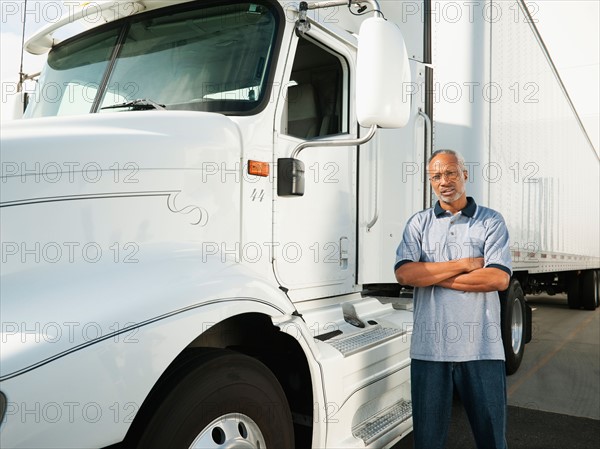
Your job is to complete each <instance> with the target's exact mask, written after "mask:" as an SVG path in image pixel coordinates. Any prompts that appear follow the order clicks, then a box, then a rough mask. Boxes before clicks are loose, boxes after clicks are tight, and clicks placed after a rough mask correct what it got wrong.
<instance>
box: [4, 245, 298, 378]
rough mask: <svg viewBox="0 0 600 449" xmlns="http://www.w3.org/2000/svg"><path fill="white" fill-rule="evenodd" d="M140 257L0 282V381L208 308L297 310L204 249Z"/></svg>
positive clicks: (162, 248) (49, 269) (161, 250)
mask: <svg viewBox="0 0 600 449" xmlns="http://www.w3.org/2000/svg"><path fill="white" fill-rule="evenodd" d="M142 253H143V257H144V260H143V263H138V264H135V263H134V264H125V265H117V264H114V263H111V262H110V261H100V262H99V263H98V264H80V265H76V266H70V267H68V269H65V267H63V266H61V265H56V266H48V265H44V266H40V267H36V269H34V270H28V271H24V272H18V273H14V274H11V275H7V276H3V278H2V286H1V287H0V288H1V290H2V301H1V303H0V314H1V316H2V342H1V345H2V351H1V363H0V380H6V379H10V378H12V377H15V376H18V375H20V374H22V373H24V372H27V371H31V370H34V369H36V368H38V367H39V366H42V365H44V364H47V363H49V362H53V361H55V360H57V359H59V358H61V357H64V356H66V355H68V354H71V353H74V352H77V351H79V350H81V349H83V348H87V347H90V346H93V345H95V344H97V343H99V342H102V341H106V340H114V339H117V340H118V339H119V338H123V336H126V335H128V334H129V333H131V332H133V331H134V330H136V329H142V328H144V327H147V326H149V325H151V324H153V323H155V322H159V321H163V320H166V319H177V317H178V316H180V315H182V314H187V313H191V314H195V313H199V310H200V309H201V308H202V306H206V305H211V304H221V303H223V302H227V301H233V302H235V301H237V300H239V299H240V298H252V299H251V301H252V303H253V304H256V305H258V304H263V305H264V306H265V307H267V308H268V309H269V311H270V312H269V315H271V316H278V315H287V314H290V313H292V312H293V311H294V307H293V305H292V304H291V303H290V301H289V300H288V299H287V297H286V296H285V294H284V293H283V292H282V291H280V290H279V289H278V288H277V287H276V285H275V284H274V283H271V282H270V281H269V280H268V279H264V278H261V277H260V276H258V275H257V274H256V273H254V272H251V271H250V269H249V268H248V267H246V266H244V265H242V264H239V263H235V261H231V260H228V259H222V258H221V257H222V256H221V255H220V254H218V255H214V256H207V255H206V254H205V253H204V252H203V251H202V247H201V245H196V246H193V245H176V244H170V245H167V244H162V245H146V246H142V247H140V254H142ZM32 279H35V282H32ZM231 313H232V315H233V314H237V313H239V312H238V311H235V310H231ZM225 317H226V316H225V315H220V316H219V317H218V318H219V319H217V320H216V321H215V320H213V321H210V320H208V319H204V322H205V323H208V322H218V321H221V320H222V319H223V318H225ZM193 332H196V333H197V332H198V328H194V330H193ZM196 335H197V334H196Z"/></svg>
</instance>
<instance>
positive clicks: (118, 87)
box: [25, 3, 278, 117]
mask: <svg viewBox="0 0 600 449" xmlns="http://www.w3.org/2000/svg"><path fill="white" fill-rule="evenodd" d="M277 23H278V19H277V15H276V13H275V11H274V10H272V9H271V7H270V6H267V4H264V5H263V4H260V3H237V4H233V5H231V4H229V5H226V6H223V5H219V6H213V7H209V8H201V9H198V7H196V9H189V8H187V9H186V10H183V11H182V10H179V11H174V10H173V9H171V10H168V11H167V12H163V13H162V14H157V13H149V14H146V15H144V16H140V17H138V18H132V19H130V20H126V21H123V22H120V23H119V25H118V26H115V25H114V24H113V25H109V26H108V28H103V29H100V30H98V31H96V32H88V33H86V34H85V35H83V36H81V37H78V38H74V39H71V40H69V41H66V42H65V43H63V44H61V45H59V46H57V47H55V48H54V49H53V50H52V51H51V52H50V53H49V55H48V60H47V63H46V67H45V68H44V70H43V72H42V76H41V78H40V80H39V83H38V86H37V90H36V92H35V93H34V94H33V95H32V97H31V100H30V103H29V106H28V108H27V111H26V115H25V116H26V117H44V116H55V115H73V114H87V113H95V112H101V113H110V112H115V111H126V110H132V109H136V108H134V107H132V106H131V105H132V104H135V105H138V107H137V109H139V104H140V101H142V100H143V103H145V104H156V105H160V106H161V107H164V108H166V109H167V110H191V111H212V112H219V113H224V114H246V113H252V111H253V110H255V109H257V108H258V107H259V106H260V104H261V103H262V101H263V99H264V97H265V96H266V94H267V92H266V90H267V80H268V75H269V69H270V66H271V58H272V55H273V51H274V47H275V42H276V35H277ZM116 105H123V107H114V106H116Z"/></svg>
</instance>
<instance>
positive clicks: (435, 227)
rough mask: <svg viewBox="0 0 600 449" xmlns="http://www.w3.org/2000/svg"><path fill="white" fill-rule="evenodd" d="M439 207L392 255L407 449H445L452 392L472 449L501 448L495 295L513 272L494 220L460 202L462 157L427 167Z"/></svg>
mask: <svg viewBox="0 0 600 449" xmlns="http://www.w3.org/2000/svg"><path fill="white" fill-rule="evenodd" d="M427 169H428V175H429V180H430V182H431V186H432V188H433V190H434V192H435V194H436V195H437V197H438V199H439V201H438V202H437V203H436V205H435V207H433V208H431V209H427V210H424V211H422V212H418V213H417V214H415V215H413V216H412V217H411V218H410V220H409V221H408V223H407V224H406V228H405V230H404V234H403V238H402V242H401V243H400V245H399V246H398V250H397V253H396V264H395V267H394V268H395V272H396V279H397V280H398V282H399V283H400V284H402V285H410V286H413V287H415V289H414V327H413V335H412V343H411V358H412V365H411V388H412V407H413V425H414V430H413V435H414V441H415V448H416V449H438V448H440V449H441V448H443V447H444V446H445V444H446V437H447V434H448V426H449V423H450V415H451V410H452V397H453V392H454V390H455V389H456V391H457V392H458V395H459V396H460V399H461V402H462V403H463V405H464V407H465V410H466V412H467V416H468V418H469V422H470V424H471V429H472V431H473V435H474V437H475V442H476V444H477V448H478V449H484V448H485V449H490V448H496V449H504V448H506V438H505V432H506V373H505V367H504V348H503V345H502V336H501V331H500V329H501V328H500V301H499V297H498V291H502V290H506V289H507V288H508V284H509V281H510V276H511V270H512V263H511V254H510V249H509V239H508V231H507V229H506V225H505V223H504V219H503V218H502V216H501V215H500V214H499V213H498V212H496V211H493V210H491V209H488V208H486V207H482V206H478V205H477V204H475V201H474V200H473V198H470V197H467V196H466V188H465V183H466V181H467V178H468V172H467V170H466V169H465V162H464V159H463V157H462V156H461V155H460V154H459V153H457V152H455V151H452V150H439V151H436V152H435V153H434V154H433V155H432V156H431V158H430V159H429V163H428V167H427Z"/></svg>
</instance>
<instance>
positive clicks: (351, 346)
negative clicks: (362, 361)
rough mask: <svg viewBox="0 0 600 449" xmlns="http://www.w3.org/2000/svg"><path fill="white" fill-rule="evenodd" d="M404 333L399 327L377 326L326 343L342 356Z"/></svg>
mask: <svg viewBox="0 0 600 449" xmlns="http://www.w3.org/2000/svg"><path fill="white" fill-rule="evenodd" d="M404 334H406V331H403V330H401V329H394V328H389V327H381V326H377V327H376V328H373V329H370V330H368V331H365V332H361V333H359V334H354V335H351V336H349V337H345V338H340V339H335V340H333V339H332V340H329V341H328V343H329V344H330V345H331V346H333V347H334V348H335V349H337V350H338V351H340V352H341V353H342V354H343V355H344V357H347V356H349V355H352V354H355V353H357V352H359V351H363V350H365V349H367V348H370V347H372V346H375V345H378V344H380V343H382V342H384V341H386V340H390V339H392V338H394V337H397V336H399V335H404Z"/></svg>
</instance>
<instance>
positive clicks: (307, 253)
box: [273, 27, 357, 301]
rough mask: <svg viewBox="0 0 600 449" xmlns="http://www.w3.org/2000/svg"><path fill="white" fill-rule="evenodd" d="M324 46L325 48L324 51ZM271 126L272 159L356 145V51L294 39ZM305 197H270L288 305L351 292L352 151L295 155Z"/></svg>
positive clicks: (316, 38) (315, 39)
mask: <svg viewBox="0 0 600 449" xmlns="http://www.w3.org/2000/svg"><path fill="white" fill-rule="evenodd" d="M324 42H327V45H325V44H324ZM291 46H292V49H291V50H292V51H291V52H290V55H293V58H292V57H290V58H289V61H290V66H289V67H288V68H287V70H286V75H285V78H284V87H283V89H282V98H280V99H279V105H278V112H277V114H276V119H275V126H274V128H275V142H274V143H275V159H277V158H281V157H290V155H291V153H292V151H293V150H294V148H295V147H296V146H297V145H298V144H300V143H301V142H304V141H306V140H308V139H324V140H332V139H348V138H355V137H356V134H357V125H356V120H355V119H354V118H353V117H354V111H353V105H352V104H351V98H352V97H353V96H352V95H351V91H352V89H353V86H352V85H351V83H352V79H353V77H352V76H351V71H352V69H351V67H353V66H354V61H355V58H356V55H355V49H354V48H353V47H352V46H351V45H348V43H347V42H343V41H341V40H337V39H333V38H332V36H331V34H325V32H324V31H323V30H321V29H319V28H317V27H313V28H312V29H311V30H310V32H309V33H307V35H306V36H303V37H294V40H293V42H292V45H291ZM299 159H300V160H302V161H303V163H304V165H305V182H306V186H305V187H306V188H305V194H304V196H301V197H278V196H277V195H275V203H274V212H273V230H274V231H273V232H274V236H273V241H274V249H273V259H274V261H273V267H274V270H275V276H276V277H277V279H278V281H279V283H280V284H281V286H282V287H284V288H287V289H288V290H289V292H288V294H289V296H290V298H292V299H293V300H298V301H299V300H303V299H308V298H318V297H325V296H334V295H339V294H344V293H348V292H351V291H353V290H354V289H355V284H356V282H355V259H356V247H355V242H356V207H357V206H356V147H354V146H343V147H327V146H323V147H317V148H308V149H306V150H304V151H303V152H301V153H300V155H299Z"/></svg>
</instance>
